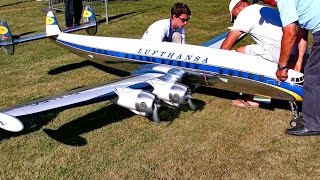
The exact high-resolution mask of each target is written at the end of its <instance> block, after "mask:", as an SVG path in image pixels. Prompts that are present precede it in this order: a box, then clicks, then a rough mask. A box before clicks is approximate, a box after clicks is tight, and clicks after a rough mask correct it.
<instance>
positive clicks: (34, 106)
mask: <svg viewBox="0 0 320 180" xmlns="http://www.w3.org/2000/svg"><path fill="white" fill-rule="evenodd" d="M161 75H163V74H160V73H159V74H157V73H148V74H144V75H133V76H130V77H127V78H122V79H120V80H117V81H114V82H111V83H108V84H104V85H100V86H96V87H86V88H80V89H76V90H73V91H69V92H65V93H63V94H59V95H56V96H52V97H47V98H42V99H38V100H34V101H31V102H28V103H24V104H21V105H17V106H14V107H10V108H6V109H3V110H1V111H0V112H1V113H3V114H6V115H10V116H14V117H19V116H25V115H30V114H35V113H40V112H45V111H50V110H57V109H67V108H72V107H77V106H82V105H86V104H92V103H96V102H101V101H106V100H110V99H114V98H117V97H118V95H117V93H116V91H117V89H118V90H119V88H131V89H138V88H139V89H152V86H151V85H150V84H148V83H143V82H145V81H147V80H150V79H153V78H156V77H160V76H161Z"/></svg>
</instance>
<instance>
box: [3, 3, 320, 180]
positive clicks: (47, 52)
mask: <svg viewBox="0 0 320 180" xmlns="http://www.w3.org/2000/svg"><path fill="white" fill-rule="evenodd" d="M174 2H175V1H169V0H162V1H152V0H137V1H110V2H109V4H108V7H109V12H108V13H109V24H105V23H103V22H104V19H103V16H102V15H104V14H103V13H104V12H103V11H104V10H103V8H101V9H102V10H101V9H100V10H99V12H97V15H98V16H97V19H98V21H99V22H100V26H99V30H98V34H97V35H99V36H115V37H129V38H139V37H141V35H142V34H143V32H144V31H145V29H146V28H147V27H148V26H149V25H150V24H151V23H152V22H154V21H155V20H157V19H162V18H168V17H169V11H170V8H171V6H172V4H173V3H174ZM185 2H186V3H187V4H188V5H189V7H190V8H191V10H192V19H191V21H190V22H189V23H188V26H187V42H188V43H190V44H200V43H202V42H204V41H206V40H209V39H211V38H212V37H214V36H217V35H219V34H220V33H222V32H224V31H226V30H227V27H228V26H230V24H229V12H228V2H229V1H224V0H217V1H212V0H199V1H190V0H189V1H185ZM47 6H48V3H47V2H37V1H35V0H28V1H27V0H1V2H0V19H3V20H6V21H7V22H8V24H9V25H10V27H11V30H12V33H13V35H15V36H16V37H18V36H23V35H30V34H35V33H41V32H44V18H45V14H44V13H43V12H42V10H43V9H45V8H47ZM95 6H96V5H95ZM57 16H58V19H59V20H60V21H59V22H60V24H61V26H62V27H64V25H63V24H64V15H63V13H57ZM79 33H81V34H84V32H79ZM239 63H241V62H239ZM0 72H1V76H0V86H1V91H0V97H1V98H0V109H2V108H5V107H9V106H12V105H15V104H20V103H23V102H26V101H30V100H33V99H36V98H40V97H45V96H50V95H54V94H58V93H61V92H64V91H66V90H71V89H75V88H78V87H83V86H89V85H95V84H98V83H103V82H107V81H109V80H114V79H117V78H119V76H117V75H116V74H115V73H113V72H110V71H109V70H108V69H105V68H100V67H98V68H97V67H94V66H93V64H92V63H89V62H88V61H86V60H84V59H82V58H80V57H77V56H76V55H73V54H71V53H69V52H68V51H66V50H63V49H61V48H60V47H58V46H56V45H55V44H53V43H52V42H50V41H49V40H46V39H45V40H39V41H34V42H29V43H25V44H20V45H17V46H16V52H15V54H14V55H13V56H5V55H3V54H1V55H0ZM193 96H194V99H195V103H196V104H197V105H198V106H199V109H198V110H197V111H196V112H192V111H190V110H189V109H188V108H187V107H182V108H180V109H168V108H162V109H161V111H160V117H161V119H162V120H163V121H162V122H161V123H160V124H159V125H156V124H154V123H152V122H151V121H149V120H148V119H147V118H145V117H141V116H138V115H134V114H133V113H132V112H130V111H129V110H126V109H124V108H121V107H119V106H117V105H113V104H111V103H109V102H102V103H98V104H94V105H88V106H83V107H79V108H74V109H70V110H65V111H62V112H53V113H46V114H42V115H36V116H31V117H25V118H21V120H22V121H23V122H24V124H25V130H24V131H23V132H21V133H8V132H5V131H3V130H0V141H1V142H0V152H1V153H0V164H1V168H0V179H35V178H37V179H318V177H319V174H320V168H319V167H320V155H319V154H320V153H319V142H320V141H319V138H318V137H300V138H299V137H291V136H288V135H286V134H285V133H284V130H285V129H286V128H288V127H289V124H288V122H289V120H290V118H291V114H290V111H289V105H288V103H287V102H280V101H275V102H274V103H273V106H272V107H273V108H259V109H253V108H238V107H233V106H231V103H230V99H233V98H235V97H236V94H234V93H230V92H226V91H221V90H216V89H210V88H200V89H198V91H197V92H195V93H194V95H193Z"/></svg>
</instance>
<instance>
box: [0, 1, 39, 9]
mask: <svg viewBox="0 0 320 180" xmlns="http://www.w3.org/2000/svg"><path fill="white" fill-rule="evenodd" d="M32 1H34V0H29V1H21V2H16V3H11V4H5V5H2V6H0V8H2V7H7V6H14V5H18V4H22V3H26V2H32Z"/></svg>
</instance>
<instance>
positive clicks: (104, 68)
mask: <svg viewBox="0 0 320 180" xmlns="http://www.w3.org/2000/svg"><path fill="white" fill-rule="evenodd" d="M86 66H93V67H95V68H97V69H99V70H101V71H104V72H107V73H109V74H112V75H116V76H119V77H125V76H129V75H130V73H128V72H126V71H121V70H118V69H114V68H111V67H107V66H103V65H100V64H97V63H94V62H92V61H89V60H85V61H82V62H79V63H73V64H68V65H65V66H60V67H57V68H55V69H52V70H50V71H49V72H48V74H50V75H56V74H60V73H64V72H68V71H72V70H75V69H79V68H83V67H86Z"/></svg>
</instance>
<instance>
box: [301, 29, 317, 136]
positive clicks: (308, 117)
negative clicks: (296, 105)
mask: <svg viewBox="0 0 320 180" xmlns="http://www.w3.org/2000/svg"><path fill="white" fill-rule="evenodd" d="M319 107H320V31H318V32H316V33H314V34H313V45H312V49H311V52H310V57H309V60H308V62H307V64H306V67H305V69H304V83H303V101H302V119H303V125H304V126H305V127H307V129H309V130H311V131H320V109H318V108H319Z"/></svg>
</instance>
